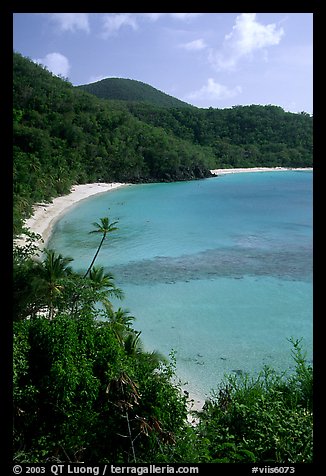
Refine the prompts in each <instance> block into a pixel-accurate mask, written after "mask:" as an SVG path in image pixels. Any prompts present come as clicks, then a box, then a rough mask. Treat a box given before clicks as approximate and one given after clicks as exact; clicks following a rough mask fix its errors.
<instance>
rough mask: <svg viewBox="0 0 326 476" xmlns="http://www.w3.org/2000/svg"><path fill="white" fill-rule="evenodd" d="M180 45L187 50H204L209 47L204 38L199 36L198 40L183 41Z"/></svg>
mask: <svg viewBox="0 0 326 476" xmlns="http://www.w3.org/2000/svg"><path fill="white" fill-rule="evenodd" d="M179 46H180V48H184V49H185V50H188V51H198V50H203V49H204V48H207V45H206V43H205V41H204V40H203V39H202V38H199V39H198V40H194V41H189V43H182V44H181V45H179Z"/></svg>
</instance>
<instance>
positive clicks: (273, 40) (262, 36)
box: [13, 13, 313, 114]
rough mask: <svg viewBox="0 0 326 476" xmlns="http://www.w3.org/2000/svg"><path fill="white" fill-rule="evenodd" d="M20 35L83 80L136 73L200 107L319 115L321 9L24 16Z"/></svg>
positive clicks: (28, 52) (16, 42) (30, 52)
mask: <svg viewBox="0 0 326 476" xmlns="http://www.w3.org/2000/svg"><path fill="white" fill-rule="evenodd" d="M13 33H14V36H13V46H14V50H15V51H18V52H19V53H21V54H22V55H24V56H27V57H29V58H31V59H32V60H34V61H36V62H39V63H41V64H43V65H45V66H46V67H47V68H48V69H49V70H50V71H52V72H53V73H54V74H60V75H63V76H65V77H68V79H69V81H71V82H72V83H73V84H74V85H78V84H86V83H90V82H94V81H98V80H100V79H103V78H106V77H119V78H130V79H136V80H139V81H143V82H144V83H147V84H150V85H151V86H153V87H155V88H157V89H159V90H161V91H163V92H165V93H167V94H170V95H172V96H175V97H177V98H178V99H181V100H183V101H186V102H188V103H190V104H193V105H195V106H198V107H210V106H211V107H214V108H215V107H216V108H225V107H232V106H234V105H248V104H275V105H279V106H281V107H283V108H284V109H285V110H286V111H291V112H301V111H305V112H308V113H310V114H312V112H313V104H312V103H313V14H312V13H15V14H14V15H13Z"/></svg>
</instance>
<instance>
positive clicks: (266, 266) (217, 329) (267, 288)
mask: <svg viewBox="0 0 326 476" xmlns="http://www.w3.org/2000/svg"><path fill="white" fill-rule="evenodd" d="M312 177H313V175H312V172H309V171H284V172H283V171H282V172H281V171H277V172H263V173H243V174H241V173H239V174H230V175H224V176H220V177H217V178H212V179H206V180H200V181H193V182H179V183H164V184H146V185H132V186H129V187H125V188H122V189H118V190H116V191H114V192H109V193H107V194H103V195H100V196H94V197H92V198H90V199H88V200H86V201H83V202H81V203H80V204H77V205H76V206H74V207H73V208H72V209H70V211H69V212H67V213H66V214H65V215H64V216H63V217H62V218H61V220H60V221H58V223H57V225H56V227H55V229H54V232H53V235H52V237H51V240H50V242H49V244H48V247H50V248H54V249H56V250H57V251H58V252H60V253H62V254H64V255H69V256H72V257H73V258H74V262H73V266H74V268H75V269H76V270H83V269H85V268H86V267H87V266H88V264H89V263H90V261H91V259H92V257H93V255H94V252H95V250H96V247H97V245H98V242H99V239H100V237H99V236H98V235H96V234H89V233H88V232H89V231H90V230H91V229H92V225H91V224H92V222H94V221H98V219H99V218H100V217H104V216H109V217H110V219H111V220H112V221H116V220H118V227H119V230H118V231H117V232H115V233H114V234H112V235H110V237H109V238H108V239H107V240H106V241H105V242H104V246H103V247H102V249H101V252H100V255H99V257H98V261H97V264H101V265H102V266H104V267H105V269H106V270H107V271H111V272H113V274H114V275H115V278H116V283H117V285H118V286H120V287H121V288H122V289H123V290H124V292H125V294H126V298H125V300H124V301H123V302H122V303H120V302H115V303H114V304H115V306H120V305H122V306H123V307H124V308H128V309H129V310H130V312H131V314H132V315H134V316H136V321H135V324H134V327H135V328H136V329H138V330H141V331H142V340H143V343H144V345H145V348H146V349H147V350H154V349H156V350H159V351H160V352H162V353H164V354H165V355H168V354H169V353H170V352H171V351H172V350H174V351H175V353H176V359H177V373H178V375H179V376H180V378H181V379H182V381H183V382H186V381H187V382H188V390H189V391H190V392H193V393H195V394H197V395H200V396H202V397H206V396H207V395H209V393H210V391H211V389H213V388H216V386H217V384H218V383H219V382H220V381H221V379H222V378H223V376H224V374H225V373H241V372H245V371H250V372H257V371H259V370H260V369H261V368H262V367H263V365H265V364H266V365H270V366H273V367H274V368H276V369H280V370H282V369H286V368H288V367H289V366H291V365H292V361H291V357H290V350H291V346H290V344H289V342H288V339H289V338H290V337H294V338H295V339H300V338H303V345H304V349H305V350H306V351H307V358H308V360H311V359H312V351H313V341H312V332H313V319H312V294H313V286H312V238H313V231H312V208H313V203H312V188H313V187H312V186H313V184H312Z"/></svg>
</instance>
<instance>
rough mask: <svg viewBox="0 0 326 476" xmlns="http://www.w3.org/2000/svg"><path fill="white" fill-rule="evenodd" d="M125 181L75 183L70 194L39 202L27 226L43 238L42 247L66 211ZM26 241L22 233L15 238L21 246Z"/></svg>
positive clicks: (40, 244) (40, 245)
mask: <svg viewBox="0 0 326 476" xmlns="http://www.w3.org/2000/svg"><path fill="white" fill-rule="evenodd" d="M126 185H127V184H125V183H118V182H117V183H100V182H98V183H97V182H96V183H87V184H83V185H74V186H73V187H72V188H71V190H70V193H69V194H68V195H63V196H61V197H56V198H54V199H53V201H52V202H51V203H38V204H36V205H35V206H34V207H33V209H34V213H33V215H32V216H31V217H30V218H28V219H27V220H26V222H25V224H24V225H25V227H26V228H29V230H30V231H32V232H33V233H37V234H38V235H40V236H41V238H42V239H41V240H40V241H38V242H37V245H38V246H39V247H40V248H43V247H45V246H46V243H47V241H48V239H49V238H50V235H51V232H52V229H53V226H54V225H55V223H56V221H57V220H58V219H59V218H60V217H61V216H62V215H63V214H64V213H66V211H67V210H68V209H69V208H70V207H71V206H73V205H75V204H76V203H78V202H80V201H81V200H85V199H86V198H89V197H91V196H92V195H97V194H99V193H106V192H110V191H112V190H116V189H117V188H119V187H123V186H126ZM42 240H43V241H42ZM25 242H26V236H25V235H22V236H20V237H19V238H18V239H16V240H15V243H16V244H17V245H19V246H23V245H24V244H25Z"/></svg>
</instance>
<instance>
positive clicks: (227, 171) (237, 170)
mask: <svg viewBox="0 0 326 476" xmlns="http://www.w3.org/2000/svg"><path fill="white" fill-rule="evenodd" d="M285 170H311V171H312V170H313V168H312V167H305V168H303V167H302V168H295V167H293V168H292V167H249V168H235V169H214V170H211V173H212V174H214V175H225V174H238V173H242V172H277V171H280V172H282V171H285Z"/></svg>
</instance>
